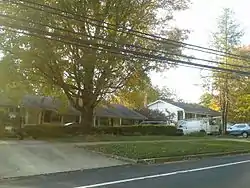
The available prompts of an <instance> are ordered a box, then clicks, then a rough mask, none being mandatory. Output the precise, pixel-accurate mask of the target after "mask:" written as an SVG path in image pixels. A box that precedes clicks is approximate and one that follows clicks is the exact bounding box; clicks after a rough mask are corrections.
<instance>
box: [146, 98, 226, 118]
mask: <svg viewBox="0 0 250 188" xmlns="http://www.w3.org/2000/svg"><path fill="white" fill-rule="evenodd" d="M148 108H149V109H151V110H159V111H161V112H163V113H165V114H166V115H169V113H171V114H172V113H173V114H175V117H174V121H176V122H177V121H179V120H184V119H194V118H204V117H219V116H220V115H221V114H220V112H217V111H214V110H212V109H209V108H206V107H204V106H201V105H199V104H191V103H184V102H175V101H172V100H157V101H155V102H153V103H151V104H149V105H148Z"/></svg>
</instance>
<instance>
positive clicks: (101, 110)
mask: <svg viewBox="0 0 250 188" xmlns="http://www.w3.org/2000/svg"><path fill="white" fill-rule="evenodd" d="M0 106H1V107H4V108H6V109H8V110H9V111H10V112H17V111H18V112H19V111H20V109H22V112H21V113H22V114H23V116H24V124H25V125H37V124H61V125H64V124H65V123H69V122H78V123H80V122H81V113H80V112H79V111H78V110H76V109H75V108H74V107H72V106H71V105H65V104H63V103H62V101H60V100H59V99H56V98H53V97H48V96H37V95H25V96H24V97H23V98H22V100H21V102H20V103H19V104H18V105H15V104H14V103H13V102H12V101H11V100H2V101H1V100H0ZM17 106H18V107H17ZM93 119H94V121H93V122H94V125H93V126H101V125H108V126H115V125H126V124H128V125H131V124H136V123H137V122H139V121H141V120H145V119H147V118H146V117H145V116H143V115H141V114H139V113H138V112H135V111H134V110H131V109H129V108H127V107H125V106H123V105H119V104H109V105H102V106H98V107H96V108H95V109H94V117H93Z"/></svg>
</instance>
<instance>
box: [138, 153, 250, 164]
mask: <svg viewBox="0 0 250 188" xmlns="http://www.w3.org/2000/svg"><path fill="white" fill-rule="evenodd" d="M247 153H250V150H241V151H232V152H220V153H205V154H196V155H183V156H173V157H160V158H149V159H139V160H137V163H138V164H156V163H166V162H178V161H186V160H195V159H196V160H197V159H203V158H206V157H220V156H230V155H238V154H247Z"/></svg>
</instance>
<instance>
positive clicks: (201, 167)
mask: <svg viewBox="0 0 250 188" xmlns="http://www.w3.org/2000/svg"><path fill="white" fill-rule="evenodd" d="M0 187H1V188H24V187H25V188H91V187H108V188H115V187H118V188H138V187H143V188H152V187H154V188H187V187H191V188H235V187H237V188H249V187H250V155H240V156H229V157H217V158H210V159H203V160H198V161H187V162H179V163H169V164H161V165H148V166H147V165H124V166H116V167H106V168H99V169H89V170H83V171H74V172H68V173H55V174H50V175H40V176H32V177H26V178H25V177H23V178H16V179H5V180H0Z"/></svg>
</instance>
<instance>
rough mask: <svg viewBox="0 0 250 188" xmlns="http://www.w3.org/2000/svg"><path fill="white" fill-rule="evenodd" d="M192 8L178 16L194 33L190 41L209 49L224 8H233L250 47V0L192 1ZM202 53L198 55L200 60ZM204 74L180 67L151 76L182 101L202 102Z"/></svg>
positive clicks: (182, 23)
mask: <svg viewBox="0 0 250 188" xmlns="http://www.w3.org/2000/svg"><path fill="white" fill-rule="evenodd" d="M191 1H192V5H191V7H190V9H188V10H186V11H183V12H181V13H177V14H176V17H175V18H176V25H177V26H179V27H181V28H185V29H189V30H191V33H190V35H189V39H188V40H187V41H186V42H188V43H191V44H196V45H200V46H204V47H208V45H209V41H210V36H211V35H210V34H211V32H213V31H215V30H216V23H217V22H216V19H217V18H218V16H219V15H221V13H222V9H223V8H231V9H232V10H233V11H234V12H235V18H236V19H237V20H238V22H239V23H240V24H241V26H242V28H243V29H244V31H245V36H244V37H243V40H242V43H243V44H250V21H249V8H250V0H191ZM200 55H201V54H200V53H199V54H197V56H199V57H200ZM201 74H202V75H203V74H205V72H204V71H202V72H201V70H199V69H193V68H186V67H179V68H177V69H172V70H169V71H166V72H164V73H157V74H156V73H154V74H152V75H151V78H152V82H153V84H154V85H158V86H160V87H164V86H166V87H168V88H170V89H172V90H174V91H176V93H177V95H178V96H179V98H182V99H184V100H185V101H187V102H198V101H199V98H200V96H201V95H202V93H203V92H204V90H203V89H202V87H201V86H200V85H201V84H202V79H201Z"/></svg>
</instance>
